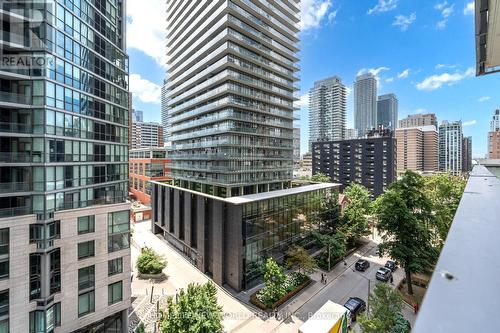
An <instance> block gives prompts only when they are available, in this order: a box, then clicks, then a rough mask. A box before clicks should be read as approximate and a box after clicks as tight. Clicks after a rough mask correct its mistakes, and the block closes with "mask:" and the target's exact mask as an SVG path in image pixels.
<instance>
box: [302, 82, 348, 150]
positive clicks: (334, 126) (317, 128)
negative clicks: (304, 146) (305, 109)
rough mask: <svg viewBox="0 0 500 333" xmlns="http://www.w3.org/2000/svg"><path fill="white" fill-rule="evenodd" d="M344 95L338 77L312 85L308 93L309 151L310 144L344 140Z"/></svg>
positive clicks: (345, 117)
mask: <svg viewBox="0 0 500 333" xmlns="http://www.w3.org/2000/svg"><path fill="white" fill-rule="evenodd" d="M346 95H347V92H346V87H345V86H344V85H343V84H342V80H341V79H340V78H339V77H338V76H333V77H330V78H327V79H324V80H321V81H316V82H315V83H314V87H313V88H312V89H311V91H310V92H309V150H310V149H311V143H312V142H316V141H331V140H342V139H344V138H345V135H346V121H347V100H346Z"/></svg>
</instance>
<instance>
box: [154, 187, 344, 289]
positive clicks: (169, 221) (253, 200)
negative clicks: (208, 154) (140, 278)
mask: <svg viewBox="0 0 500 333" xmlns="http://www.w3.org/2000/svg"><path fill="white" fill-rule="evenodd" d="M152 183H153V195H152V202H151V204H152V208H153V216H152V229H153V230H154V232H155V233H156V234H163V236H164V237H165V239H166V240H167V241H168V242H169V243H170V244H172V245H173V246H175V247H176V248H177V249H178V250H179V251H181V252H182V253H183V254H185V255H186V256H187V257H188V258H190V259H191V260H192V262H193V264H194V265H196V267H197V268H198V269H200V270H201V271H202V272H204V273H206V274H208V275H210V276H212V277H213V279H214V281H215V282H216V283H217V284H219V285H224V284H227V285H229V286H230V287H232V288H234V289H236V290H242V289H248V288H250V287H252V286H254V285H255V284H256V283H257V282H258V281H259V278H260V275H261V274H260V268H261V266H262V263H263V261H264V260H265V259H266V258H268V257H273V258H274V259H275V260H277V261H278V262H280V263H282V262H283V259H284V255H285V252H286V250H287V249H288V248H289V246H290V245H292V244H295V245H301V246H304V247H305V248H308V247H310V246H312V237H311V232H312V231H313V230H316V229H317V228H319V227H320V226H318V225H317V224H315V223H311V220H312V219H310V218H308V217H310V216H311V214H314V213H315V212H317V211H318V205H319V202H320V201H319V200H317V198H325V197H327V196H328V195H329V194H331V193H332V191H337V189H338V186H339V185H337V184H330V183H322V184H313V185H306V186H300V187H294V188H291V189H285V190H278V191H271V192H264V193H259V194H251V195H245V196H238V197H231V198H222V197H217V196H213V195H209V194H205V193H201V192H197V191H193V190H188V189H185V188H182V187H177V186H173V185H170V184H164V183H159V182H152Z"/></svg>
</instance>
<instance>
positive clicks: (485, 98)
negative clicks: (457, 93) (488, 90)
mask: <svg viewBox="0 0 500 333" xmlns="http://www.w3.org/2000/svg"><path fill="white" fill-rule="evenodd" d="M490 99H491V97H490V96H482V97H479V98H478V99H477V101H478V102H479V103H482V102H486V101H489V100H490Z"/></svg>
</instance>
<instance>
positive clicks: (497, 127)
mask: <svg viewBox="0 0 500 333" xmlns="http://www.w3.org/2000/svg"><path fill="white" fill-rule="evenodd" d="M495 131H500V109H496V110H495V112H493V117H492V118H491V121H490V132H495Z"/></svg>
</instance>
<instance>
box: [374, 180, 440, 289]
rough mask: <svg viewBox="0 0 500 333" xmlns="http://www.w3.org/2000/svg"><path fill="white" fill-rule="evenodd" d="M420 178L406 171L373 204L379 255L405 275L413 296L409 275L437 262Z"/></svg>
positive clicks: (427, 205)
mask: <svg viewBox="0 0 500 333" xmlns="http://www.w3.org/2000/svg"><path fill="white" fill-rule="evenodd" d="M424 185H425V184H424V180H423V179H422V176H420V175H418V174H416V173H414V172H412V171H407V172H406V173H405V174H404V176H403V178H402V179H401V180H399V181H397V182H395V183H393V184H392V185H391V186H390V188H389V190H388V191H387V192H385V193H384V194H383V195H381V196H380V197H379V198H378V199H377V201H376V205H375V206H376V210H375V211H376V216H377V219H378V224H377V227H378V229H379V231H381V233H382V240H383V242H382V244H380V245H379V252H380V255H381V256H382V255H384V254H389V255H390V256H391V257H392V258H393V259H394V260H396V261H399V262H400V263H401V266H402V267H403V268H404V270H405V273H406V284H407V286H408V293H409V294H410V295H413V288H412V284H411V274H412V273H415V272H421V271H423V270H425V269H427V268H429V267H430V266H431V265H432V264H433V263H435V261H436V260H437V256H438V251H437V250H436V248H434V247H433V246H432V241H431V232H430V231H429V225H430V224H431V223H432V218H433V216H432V203H431V202H430V200H429V199H428V198H427V196H426V195H425V193H424V191H423V189H424Z"/></svg>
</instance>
